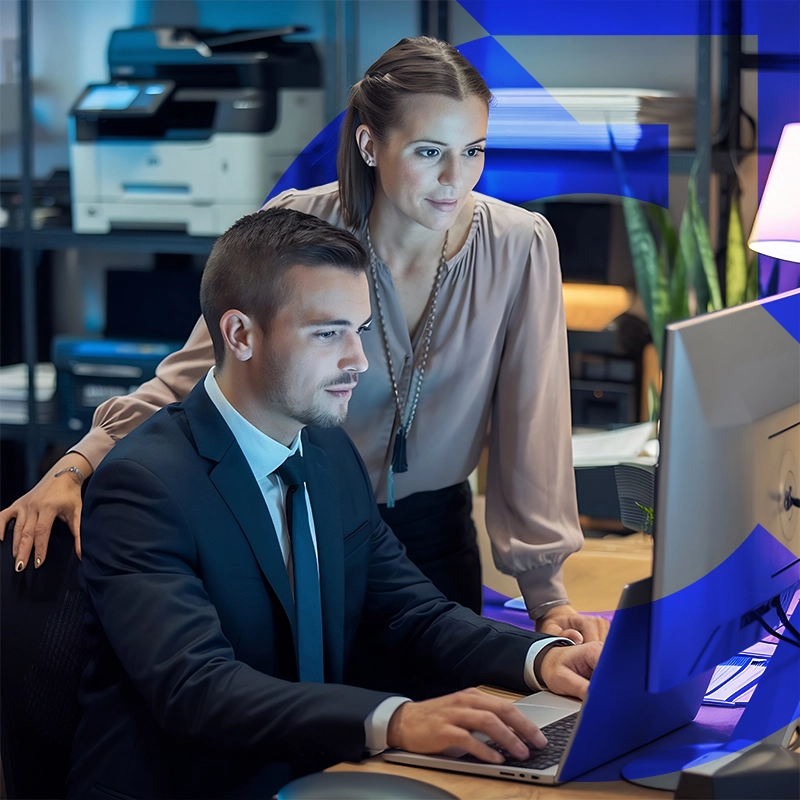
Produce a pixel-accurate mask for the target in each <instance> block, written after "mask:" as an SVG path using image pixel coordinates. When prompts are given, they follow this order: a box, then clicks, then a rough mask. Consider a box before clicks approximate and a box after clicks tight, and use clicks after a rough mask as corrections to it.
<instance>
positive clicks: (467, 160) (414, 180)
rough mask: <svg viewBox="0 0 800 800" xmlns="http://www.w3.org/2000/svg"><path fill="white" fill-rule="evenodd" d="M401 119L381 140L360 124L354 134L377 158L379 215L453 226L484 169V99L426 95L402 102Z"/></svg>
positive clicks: (440, 226) (435, 227)
mask: <svg viewBox="0 0 800 800" xmlns="http://www.w3.org/2000/svg"><path fill="white" fill-rule="evenodd" d="M401 120H402V121H401V123H400V125H399V126H398V127H396V128H394V129H393V130H391V131H390V132H389V135H388V136H387V138H386V139H385V140H384V141H383V142H379V141H377V140H374V139H372V138H371V136H370V135H369V129H368V128H367V127H366V126H364V125H362V126H361V127H360V128H359V129H358V130H357V131H356V138H357V140H358V142H359V145H360V146H361V149H362V153H365V154H367V155H368V156H370V157H372V158H373V159H374V162H375V170H376V176H375V177H376V181H375V189H376V192H375V204H376V206H377V209H378V210H379V212H380V213H382V214H383V213H387V214H389V215H390V218H391V216H395V217H396V218H398V219H409V220H412V221H414V222H416V223H418V224H419V225H422V226H423V227H425V228H428V229H429V230H435V231H443V230H448V229H449V228H450V227H452V225H453V223H454V222H455V221H456V219H457V218H458V215H459V213H460V212H461V211H462V209H463V208H464V205H465V203H466V202H467V200H468V198H469V196H470V192H471V191H472V189H473V188H474V187H475V184H476V183H477V182H478V179H479V178H480V176H481V172H482V171H483V159H484V146H485V143H486V126H487V124H488V120H489V111H488V109H487V107H486V102H485V101H483V100H481V99H480V98H479V97H476V96H472V97H468V98H467V99H466V100H453V99H451V98H449V97H445V96H443V95H431V94H424V95H418V96H416V97H409V98H408V99H407V100H406V101H405V102H404V108H403V113H402V115H401Z"/></svg>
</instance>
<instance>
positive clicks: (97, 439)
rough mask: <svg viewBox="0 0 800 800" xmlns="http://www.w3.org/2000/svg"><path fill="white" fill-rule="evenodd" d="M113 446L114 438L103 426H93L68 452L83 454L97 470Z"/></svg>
mask: <svg viewBox="0 0 800 800" xmlns="http://www.w3.org/2000/svg"><path fill="white" fill-rule="evenodd" d="M113 448H114V440H113V439H112V438H111V437H110V436H109V435H108V434H107V433H106V432H105V431H104V430H103V429H102V428H92V430H90V431H89V433H87V434H86V436H84V437H83V439H81V440H80V441H79V442H78V443H77V444H76V445H75V446H74V447H70V449H69V450H68V452H70V453H78V454H79V455H82V456H83V457H84V458H85V459H86V460H87V461H88V462H89V463H90V464H91V465H92V470H96V469H97V467H98V466H99V465H100V462H101V461H102V460H103V459H104V458H105V457H106V456H107V455H108V454H109V453H110V452H111V450H112V449H113Z"/></svg>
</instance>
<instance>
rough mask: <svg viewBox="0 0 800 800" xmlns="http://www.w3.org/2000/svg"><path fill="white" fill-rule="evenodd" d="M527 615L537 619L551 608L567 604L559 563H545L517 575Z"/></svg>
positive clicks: (567, 599)
mask: <svg viewBox="0 0 800 800" xmlns="http://www.w3.org/2000/svg"><path fill="white" fill-rule="evenodd" d="M517 581H518V582H519V588H520V591H521V592H522V597H523V598H524V600H525V607H526V608H527V609H528V616H530V618H531V619H533V620H537V619H539V618H540V617H543V616H544V615H545V614H546V613H547V612H548V611H549V610H550V609H551V608H553V607H555V606H564V605H568V604H569V598H568V597H567V590H566V589H565V588H564V569H563V567H562V565H561V564H545V565H542V566H540V567H536V568H535V569H530V570H528V571H527V572H524V573H522V575H519V576H518V577H517Z"/></svg>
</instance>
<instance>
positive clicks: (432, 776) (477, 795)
mask: <svg viewBox="0 0 800 800" xmlns="http://www.w3.org/2000/svg"><path fill="white" fill-rule="evenodd" d="M331 770H332V771H336V772H384V773H388V774H390V775H402V776H404V777H406V778H414V779H415V780H418V781H422V782H424V783H430V784H432V785H433V786H438V787H440V788H442V789H446V790H447V791H448V792H451V793H452V794H454V795H456V797H459V798H460V799H461V800H611V799H612V798H617V797H629V798H638V800H666V799H667V798H670V797H671V796H672V795H671V794H669V793H667V792H662V791H658V790H656V789H645V788H644V787H641V786H634V785H633V784H632V783H627V782H626V781H606V782H603V783H589V782H586V783H584V782H581V781H570V782H569V783H563V784H560V785H559V786H543V785H541V784H535V783H532V782H531V783H522V782H521V781H504V780H500V779H499V778H498V779H495V778H479V777H477V776H476V775H465V774H462V773H458V772H445V771H444V770H438V769H425V768H423V767H407V766H404V765H402V764H389V763H387V762H386V761H384V760H383V759H382V758H381V757H380V756H375V757H374V758H370V759H367V760H366V761H362V762H361V763H360V764H337V765H336V766H335V767H331Z"/></svg>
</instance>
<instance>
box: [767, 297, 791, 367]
mask: <svg viewBox="0 0 800 800" xmlns="http://www.w3.org/2000/svg"><path fill="white" fill-rule="evenodd" d="M763 308H764V309H766V310H767V311H768V312H769V313H770V314H771V315H772V316H773V317H774V319H775V320H776V321H777V322H778V323H780V324H781V325H782V326H783V327H784V328H785V329H786V330H787V331H789V333H791V334H792V336H793V337H794V338H795V339H796V340H797V341H798V342H800V290H796V291H794V292H790V293H789V294H782V295H779V296H777V297H775V298H774V299H771V300H768V301H767V302H765V303H764V304H763ZM798 357H800V354H798Z"/></svg>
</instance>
